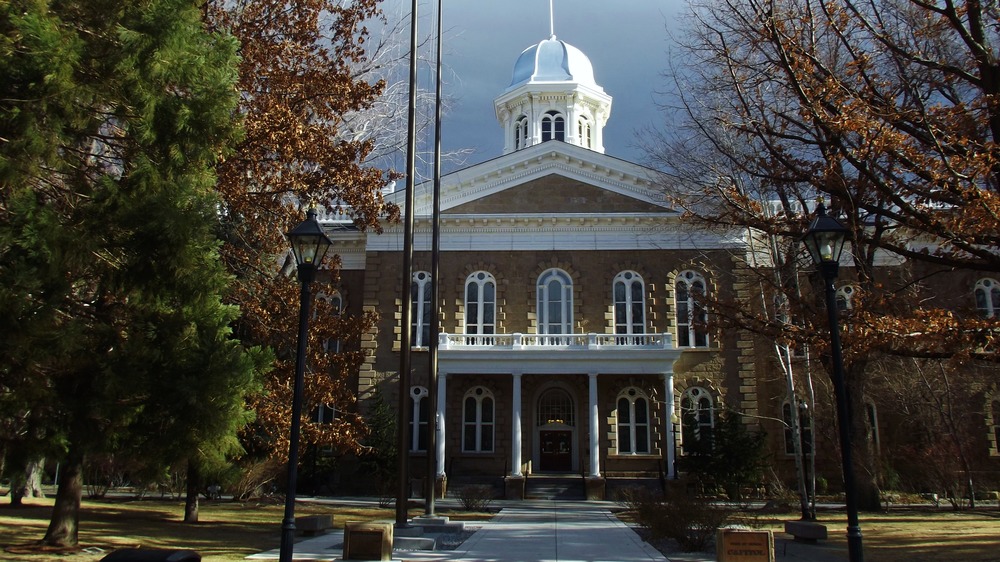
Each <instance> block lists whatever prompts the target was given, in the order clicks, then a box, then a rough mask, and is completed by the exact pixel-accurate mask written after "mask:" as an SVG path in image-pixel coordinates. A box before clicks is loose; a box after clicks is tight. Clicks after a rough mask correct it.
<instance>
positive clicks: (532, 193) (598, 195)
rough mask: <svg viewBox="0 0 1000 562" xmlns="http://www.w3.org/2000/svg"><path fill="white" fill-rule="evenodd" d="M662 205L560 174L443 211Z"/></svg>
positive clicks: (618, 209) (649, 209)
mask: <svg viewBox="0 0 1000 562" xmlns="http://www.w3.org/2000/svg"><path fill="white" fill-rule="evenodd" d="M664 210H665V209H664V208H663V207H662V206H659V205H654V204H652V203H649V202H647V201H640V200H638V199H635V198H633V197H628V196H625V195H622V194H620V193H615V192H613V191H608V190H607V189H602V188H600V187H597V186H594V185H590V184H588V183H584V182H582V181H579V180H576V179H572V178H567V177H564V176H561V175H559V174H555V173H553V174H549V175H547V176H544V177H542V178H538V179H535V180H531V181H528V182H526V183H523V184H521V185H516V186H513V187H510V188H508V189H505V190H503V191H501V192H499V193H495V194H492V195H487V196H485V197H482V198H479V199H475V200H473V201H469V202H468V203H464V204H461V205H457V206H454V207H451V208H449V209H448V210H447V211H445V212H444V214H509V213H513V214H522V213H548V214H558V213H595V212H600V213H609V214H610V213H657V212H664Z"/></svg>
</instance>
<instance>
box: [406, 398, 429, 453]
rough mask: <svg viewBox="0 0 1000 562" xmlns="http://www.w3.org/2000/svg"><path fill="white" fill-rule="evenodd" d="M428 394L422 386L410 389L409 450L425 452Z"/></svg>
mask: <svg viewBox="0 0 1000 562" xmlns="http://www.w3.org/2000/svg"><path fill="white" fill-rule="evenodd" d="M429 395H430V394H429V393H428V392H427V389H426V388H424V387H422V386H414V387H413V388H411V389H410V398H411V399H412V400H413V412H412V416H411V417H410V450H411V451H426V450H427V428H428V421H429V420H430V399H428V396H429Z"/></svg>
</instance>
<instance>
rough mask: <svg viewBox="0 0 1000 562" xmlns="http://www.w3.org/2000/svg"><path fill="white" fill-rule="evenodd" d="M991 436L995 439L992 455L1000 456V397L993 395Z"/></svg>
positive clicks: (991, 400)
mask: <svg viewBox="0 0 1000 562" xmlns="http://www.w3.org/2000/svg"><path fill="white" fill-rule="evenodd" d="M990 417H991V418H992V419H990V422H991V423H990V435H991V437H992V438H993V443H992V445H993V447H992V448H991V450H990V454H991V455H993V456H1000V396H997V395H993V397H992V398H991V399H990Z"/></svg>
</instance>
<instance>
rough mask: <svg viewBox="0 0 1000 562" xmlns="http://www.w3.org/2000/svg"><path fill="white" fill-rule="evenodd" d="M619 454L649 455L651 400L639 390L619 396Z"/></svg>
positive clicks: (629, 391)
mask: <svg viewBox="0 0 1000 562" xmlns="http://www.w3.org/2000/svg"><path fill="white" fill-rule="evenodd" d="M618 454H619V455H648V454H649V399H648V398H646V395H645V394H643V393H642V391H641V390H639V389H637V388H627V389H625V391H624V392H622V393H621V394H619V395H618Z"/></svg>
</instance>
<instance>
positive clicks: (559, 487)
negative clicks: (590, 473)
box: [524, 474, 587, 500]
mask: <svg viewBox="0 0 1000 562" xmlns="http://www.w3.org/2000/svg"><path fill="white" fill-rule="evenodd" d="M524 497H525V499H529V500H583V499H586V498H587V494H586V490H585V489H584V482H583V477H582V476H580V475H579V474H531V475H529V476H528V479H527V481H526V482H525V485H524Z"/></svg>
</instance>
